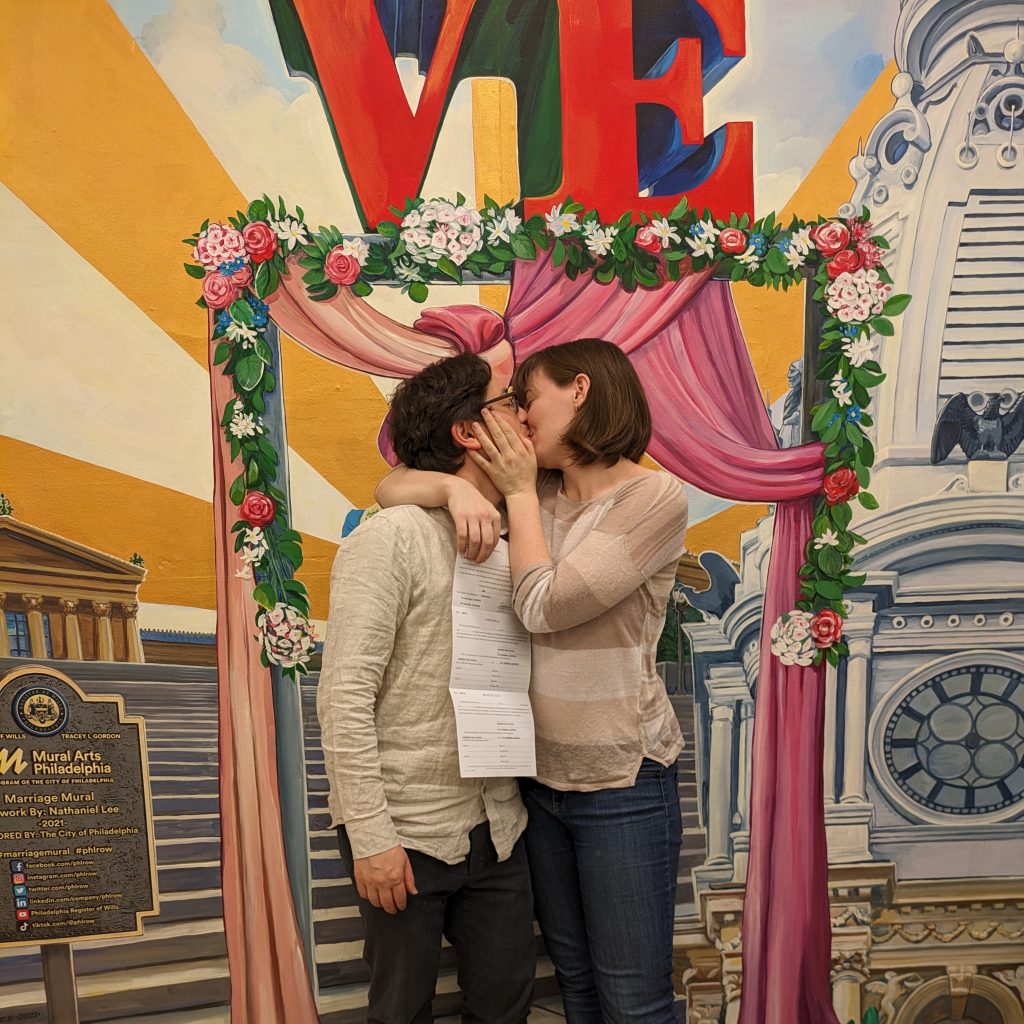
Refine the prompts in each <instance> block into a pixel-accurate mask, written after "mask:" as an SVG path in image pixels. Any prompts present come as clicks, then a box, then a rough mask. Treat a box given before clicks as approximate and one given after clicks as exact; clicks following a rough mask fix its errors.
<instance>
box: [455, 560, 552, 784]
mask: <svg viewBox="0 0 1024 1024" xmlns="http://www.w3.org/2000/svg"><path fill="white" fill-rule="evenodd" d="M450 689H451V694H452V703H453V704H454V706H455V723H456V727H457V729H458V735H459V768H460V771H461V773H462V777H463V778H466V779H470V778H483V777H485V776H508V775H536V773H537V754H536V744H535V742H534V733H533V711H532V709H531V707H530V694H529V689H530V634H529V633H528V632H527V631H526V630H525V629H524V628H523V624H522V623H521V622H520V621H519V619H517V618H516V614H515V612H514V611H512V575H511V572H510V569H509V557H508V541H505V540H499V541H498V545H497V547H496V548H495V549H494V552H493V553H492V554H491V557H490V558H488V559H487V561H486V562H484V563H483V564H482V565H476V564H475V563H473V562H469V561H467V560H466V559H465V558H463V557H462V555H458V556H457V558H456V560H455V578H454V581H453V583H452V676H451V683H450Z"/></svg>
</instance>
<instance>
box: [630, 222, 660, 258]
mask: <svg viewBox="0 0 1024 1024" xmlns="http://www.w3.org/2000/svg"><path fill="white" fill-rule="evenodd" d="M633 244H634V245H635V246H636V247H637V248H638V249H643V250H644V252H661V239H660V238H658V236H657V235H656V234H655V233H654V231H653V229H652V228H649V227H648V226H647V225H646V224H645V225H644V226H643V227H642V228H637V232H636V237H635V238H634V239H633Z"/></svg>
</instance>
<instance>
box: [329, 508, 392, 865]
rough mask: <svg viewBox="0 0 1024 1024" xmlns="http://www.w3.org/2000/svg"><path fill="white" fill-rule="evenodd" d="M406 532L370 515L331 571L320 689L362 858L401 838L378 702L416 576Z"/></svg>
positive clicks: (336, 770)
mask: <svg viewBox="0 0 1024 1024" xmlns="http://www.w3.org/2000/svg"><path fill="white" fill-rule="evenodd" d="M402 544H403V538H402V536H401V534H400V531H398V530H397V529H396V528H395V527H394V526H393V525H392V524H391V523H390V522H385V521H384V520H383V519H381V520H379V521H378V522H370V523H367V524H365V525H363V526H362V527H360V529H359V530H358V531H356V533H355V536H353V537H352V538H351V540H350V541H348V542H346V543H343V544H342V546H341V548H340V549H339V551H338V556H337V558H336V560H335V563H334V569H333V571H332V572H331V610H330V618H329V619H328V623H327V634H326V638H325V641H324V653H323V667H322V669H321V672H320V683H319V686H318V692H317V705H318V711H319V715H320V724H321V732H322V745H323V749H324V754H325V757H326V759H327V761H328V763H329V766H330V771H331V777H330V780H329V782H330V785H331V787H332V788H333V789H334V793H335V796H336V798H337V800H338V803H339V805H340V807H341V812H342V817H343V820H344V824H345V829H346V831H347V832H348V836H349V840H350V841H351V843H352V852H353V854H354V856H356V857H369V856H372V855H373V854H375V853H382V852H383V851H384V850H390V849H391V848H392V847H395V846H398V845H399V842H400V840H399V837H398V834H397V832H396V831H395V828H394V825H393V824H392V821H391V816H390V814H389V813H388V805H387V799H386V797H385V795H384V779H383V776H382V774H381V764H380V753H379V750H378V746H377V725H376V719H375V708H376V702H377V695H378V694H379V692H380V689H381V685H382V682H383V679H384V670H385V669H386V668H387V665H388V662H389V661H390V660H391V654H392V651H393V648H394V641H395V635H396V633H397V631H398V628H399V626H400V624H401V622H402V620H403V619H404V618H405V614H406V610H407V608H408V602H409V595H410V591H411V581H410V579H409V573H408V558H406V557H404V554H403V552H402V551H401V550H400V549H401V546H402Z"/></svg>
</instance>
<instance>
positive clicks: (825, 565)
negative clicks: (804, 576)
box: [818, 546, 843, 577]
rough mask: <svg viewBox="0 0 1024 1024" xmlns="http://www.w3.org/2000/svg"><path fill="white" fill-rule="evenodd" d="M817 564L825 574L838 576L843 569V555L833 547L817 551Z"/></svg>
mask: <svg viewBox="0 0 1024 1024" xmlns="http://www.w3.org/2000/svg"><path fill="white" fill-rule="evenodd" d="M818 565H819V566H820V567H821V571H822V572H823V573H824V574H825V575H826V576H833V577H835V576H838V575H839V574H840V573H841V572H842V571H843V556H842V555H841V554H840V553H839V552H838V551H837V550H836V549H835V548H833V547H828V546H826V547H823V548H822V549H821V550H820V551H819V552H818Z"/></svg>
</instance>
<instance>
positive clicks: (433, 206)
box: [420, 199, 437, 220]
mask: <svg viewBox="0 0 1024 1024" xmlns="http://www.w3.org/2000/svg"><path fill="white" fill-rule="evenodd" d="M420 216H421V217H422V218H423V220H436V219H437V200H435V199H431V200H430V202H428V203H424V204H423V205H422V206H421V207H420Z"/></svg>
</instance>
